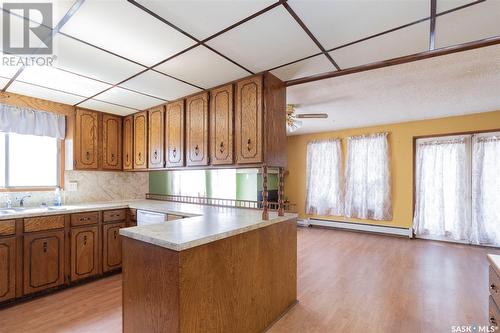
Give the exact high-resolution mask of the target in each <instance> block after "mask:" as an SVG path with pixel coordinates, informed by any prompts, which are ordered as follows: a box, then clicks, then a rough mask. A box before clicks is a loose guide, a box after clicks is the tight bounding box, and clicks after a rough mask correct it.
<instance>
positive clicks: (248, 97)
mask: <svg viewBox="0 0 500 333" xmlns="http://www.w3.org/2000/svg"><path fill="white" fill-rule="evenodd" d="M262 108H263V102H262V76H261V75H256V76H252V77H250V78H248V79H245V80H241V81H239V82H237V83H236V112H235V138H236V160H237V163H238V164H246V163H261V162H262V150H263V144H262V121H263V120H262V118H263V114H262V113H263V112H262Z"/></svg>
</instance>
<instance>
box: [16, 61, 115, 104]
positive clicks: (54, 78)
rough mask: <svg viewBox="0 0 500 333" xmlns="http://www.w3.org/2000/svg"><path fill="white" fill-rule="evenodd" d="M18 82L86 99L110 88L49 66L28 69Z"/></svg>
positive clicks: (22, 73) (19, 77) (23, 72)
mask: <svg viewBox="0 0 500 333" xmlns="http://www.w3.org/2000/svg"><path fill="white" fill-rule="evenodd" d="M18 80H19V81H24V82H27V83H33V84H37V85H39V86H42V87H47V88H52V89H57V90H61V91H64V92H68V93H72V94H76V95H81V96H85V97H90V96H92V95H94V94H97V93H99V92H100V91H103V90H104V89H107V88H109V87H110V85H109V84H105V83H102V82H99V81H95V80H91V79H88V78H85V77H82V76H79V75H76V74H71V73H68V72H65V71H62V70H59V69H57V68H53V67H49V66H30V67H26V68H25V69H24V70H23V71H22V72H21V74H20V75H19V76H18Z"/></svg>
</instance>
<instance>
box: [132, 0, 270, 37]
mask: <svg viewBox="0 0 500 333" xmlns="http://www.w3.org/2000/svg"><path fill="white" fill-rule="evenodd" d="M138 2H139V3H140V4H142V5H143V6H144V7H146V8H148V9H150V10H151V11H153V12H155V13H156V14H158V15H160V16H161V17H163V18H165V19H166V20H167V21H169V22H170V23H172V24H174V25H176V26H178V27H179V28H181V29H183V30H184V31H186V32H188V33H189V34H191V35H193V36H194V37H196V38H198V39H205V38H207V37H208V36H211V35H213V34H215V33H217V32H219V31H221V30H223V29H225V28H227V27H229V26H231V25H232V24H234V23H236V22H238V21H241V20H243V19H244V18H246V17H248V16H250V15H252V14H254V13H256V12H258V11H260V10H261V9H264V8H266V7H267V6H269V5H271V4H272V3H273V2H276V1H275V0H252V1H227V0H222V1H221V0H219V1H200V0H194V1H193V0H191V1H185V0H181V1H179V0H174V1H172V0H170V1H158V0H139V1H138Z"/></svg>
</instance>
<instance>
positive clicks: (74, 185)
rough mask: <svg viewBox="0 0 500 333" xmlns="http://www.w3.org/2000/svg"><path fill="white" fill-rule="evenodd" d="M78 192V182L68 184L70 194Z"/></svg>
mask: <svg viewBox="0 0 500 333" xmlns="http://www.w3.org/2000/svg"><path fill="white" fill-rule="evenodd" d="M75 191H78V182H75V181H73V182H68V192H75Z"/></svg>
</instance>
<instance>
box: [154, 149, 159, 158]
mask: <svg viewBox="0 0 500 333" xmlns="http://www.w3.org/2000/svg"><path fill="white" fill-rule="evenodd" d="M153 155H154V157H155V159H157V158H158V151H156V150H155V152H154V154H153Z"/></svg>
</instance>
